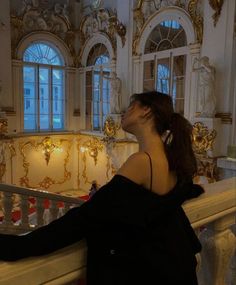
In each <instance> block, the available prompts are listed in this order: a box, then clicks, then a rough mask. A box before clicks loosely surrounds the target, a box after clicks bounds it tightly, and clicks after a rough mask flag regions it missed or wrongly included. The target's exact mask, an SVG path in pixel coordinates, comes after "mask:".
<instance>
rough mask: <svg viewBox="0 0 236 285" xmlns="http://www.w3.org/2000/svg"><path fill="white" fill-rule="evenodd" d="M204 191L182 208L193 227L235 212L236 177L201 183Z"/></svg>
mask: <svg viewBox="0 0 236 285" xmlns="http://www.w3.org/2000/svg"><path fill="white" fill-rule="evenodd" d="M203 188H204V190H205V193H204V194H202V195H201V196H200V197H198V198H195V199H193V200H191V201H188V202H186V203H185V204H184V205H183V209H184V211H185V213H186V215H187V216H188V218H189V220H190V222H191V225H192V226H193V228H196V227H199V226H202V225H204V224H205V223H209V222H212V221H214V220H215V219H218V218H220V217H222V216H224V215H225V211H227V212H228V214H230V213H232V212H234V211H235V212H236V177H232V178H229V179H224V180H221V181H217V182H214V183H210V184H205V185H203Z"/></svg>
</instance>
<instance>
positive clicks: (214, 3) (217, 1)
mask: <svg viewBox="0 0 236 285" xmlns="http://www.w3.org/2000/svg"><path fill="white" fill-rule="evenodd" d="M208 1H209V4H210V6H211V8H212V9H213V10H214V11H215V13H214V14H213V15H212V18H213V21H214V26H216V24H217V22H218V20H219V17H220V14H221V10H222V6H223V4H224V0H208Z"/></svg>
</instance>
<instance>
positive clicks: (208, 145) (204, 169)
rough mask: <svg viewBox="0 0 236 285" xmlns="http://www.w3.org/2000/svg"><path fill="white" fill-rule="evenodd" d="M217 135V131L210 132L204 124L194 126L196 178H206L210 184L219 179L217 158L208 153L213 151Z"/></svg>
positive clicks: (198, 123) (199, 123)
mask: <svg viewBox="0 0 236 285" xmlns="http://www.w3.org/2000/svg"><path fill="white" fill-rule="evenodd" d="M216 135H217V133H216V130H214V129H213V130H211V131H209V130H208V128H207V126H205V125H204V124H203V123H202V122H196V123H194V125H193V131H192V136H193V150H194V153H195V156H196V159H197V173H196V177H199V176H204V177H206V178H207V180H208V182H209V183H212V182H215V181H216V180H217V179H218V171H217V158H215V157H210V156H209V155H208V153H207V152H208V151H210V150H212V149H213V144H214V142H215V138H216ZM195 180H196V179H195ZM196 182H197V180H196Z"/></svg>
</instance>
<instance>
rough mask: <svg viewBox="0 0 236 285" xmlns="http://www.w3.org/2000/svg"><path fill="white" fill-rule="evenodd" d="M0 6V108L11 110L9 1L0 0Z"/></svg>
mask: <svg viewBox="0 0 236 285" xmlns="http://www.w3.org/2000/svg"><path fill="white" fill-rule="evenodd" d="M0 7H1V8H0V43H1V44H0V63H1V68H0V83H1V90H0V108H2V109H3V110H6V111H13V104H14V102H13V98H12V71H11V28H10V27H11V26H10V1H8V0H1V4H0Z"/></svg>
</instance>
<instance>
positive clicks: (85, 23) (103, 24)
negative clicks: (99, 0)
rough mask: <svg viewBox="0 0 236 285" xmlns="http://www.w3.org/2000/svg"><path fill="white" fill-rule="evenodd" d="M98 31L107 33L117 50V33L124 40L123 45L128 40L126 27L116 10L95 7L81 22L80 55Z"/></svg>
mask: <svg viewBox="0 0 236 285" xmlns="http://www.w3.org/2000/svg"><path fill="white" fill-rule="evenodd" d="M96 33H103V34H105V35H106V36H107V37H108V38H109V39H110V41H111V44H112V47H113V49H114V50H116V35H118V36H119V37H120V39H121V42H122V47H123V46H124V44H125V40H126V27H125V25H123V24H122V23H121V22H120V21H119V19H118V18H117V14H116V12H113V11H111V10H108V9H105V8H99V9H93V10H92V11H90V13H89V14H87V15H85V16H84V17H83V18H82V20H81V23H80V27H79V34H80V42H81V45H82V48H81V51H80V55H81V54H82V53H83V49H84V47H85V42H86V40H88V39H89V38H91V37H93V36H94V35H95V34H96Z"/></svg>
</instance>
